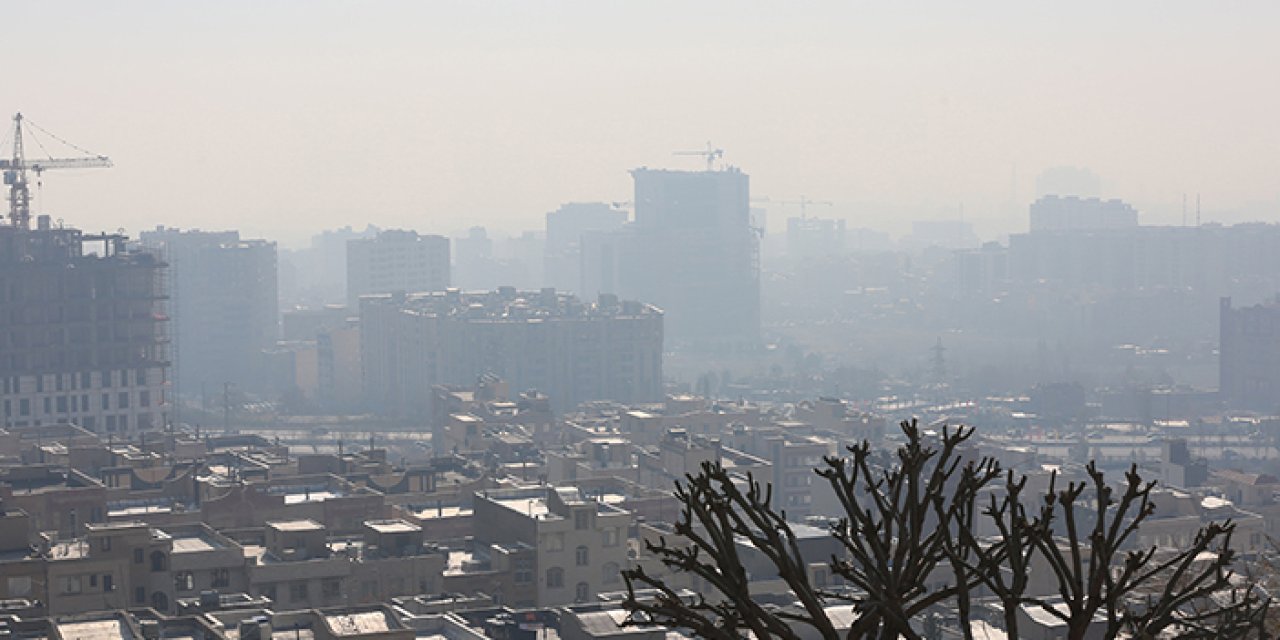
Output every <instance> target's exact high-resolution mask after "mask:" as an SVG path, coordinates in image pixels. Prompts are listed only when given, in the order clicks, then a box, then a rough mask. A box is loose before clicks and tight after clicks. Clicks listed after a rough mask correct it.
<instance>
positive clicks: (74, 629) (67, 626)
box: [54, 618, 137, 640]
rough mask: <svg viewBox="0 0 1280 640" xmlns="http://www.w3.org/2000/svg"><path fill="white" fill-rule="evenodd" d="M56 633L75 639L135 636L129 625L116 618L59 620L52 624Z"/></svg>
mask: <svg viewBox="0 0 1280 640" xmlns="http://www.w3.org/2000/svg"><path fill="white" fill-rule="evenodd" d="M54 626H55V627H57V629H58V635H59V636H61V637H63V638H75V639H76V640H119V639H120V638H128V639H132V638H136V637H137V636H135V635H134V634H133V631H131V630H130V629H129V625H127V624H125V623H124V622H123V621H122V620H120V619H118V618H109V619H105V620H77V621H72V622H60V623H55V625H54Z"/></svg>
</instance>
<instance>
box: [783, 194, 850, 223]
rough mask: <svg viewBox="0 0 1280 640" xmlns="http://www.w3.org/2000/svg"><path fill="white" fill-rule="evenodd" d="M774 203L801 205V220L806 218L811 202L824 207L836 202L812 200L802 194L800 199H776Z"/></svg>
mask: <svg viewBox="0 0 1280 640" xmlns="http://www.w3.org/2000/svg"><path fill="white" fill-rule="evenodd" d="M774 204H791V205H799V206H800V219H801V220H803V219H804V218H805V216H806V214H807V210H808V208H809V205H811V204H816V205H821V206H824V207H830V206H832V205H834V204H835V203H834V202H831V201H830V200H810V199H808V198H806V197H804V196H800V199H799V200H778V201H775V202H774Z"/></svg>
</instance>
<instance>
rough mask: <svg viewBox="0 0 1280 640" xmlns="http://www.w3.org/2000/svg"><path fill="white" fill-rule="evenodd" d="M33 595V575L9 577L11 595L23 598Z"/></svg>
mask: <svg viewBox="0 0 1280 640" xmlns="http://www.w3.org/2000/svg"><path fill="white" fill-rule="evenodd" d="M29 595H31V576H17V577H15V578H9V597H10V598H21V597H23V596H29Z"/></svg>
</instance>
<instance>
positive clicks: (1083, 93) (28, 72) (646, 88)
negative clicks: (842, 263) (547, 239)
mask: <svg viewBox="0 0 1280 640" xmlns="http://www.w3.org/2000/svg"><path fill="white" fill-rule="evenodd" d="M77 8H78V10H77V11H75V12H66V11H62V10H58V9H49V8H41V7H39V6H26V7H20V8H16V9H15V10H14V12H13V18H12V19H13V20H15V21H16V23H17V24H21V25H24V28H22V29H19V30H18V31H16V32H15V36H14V38H15V43H14V46H15V47H16V48H18V49H21V50H38V51H40V52H41V55H40V56H39V57H38V58H37V59H36V60H35V61H33V62H31V63H28V64H22V65H18V66H17V67H16V68H15V70H14V73H15V79H14V80H13V83H14V86H17V87H33V89H30V90H24V91H15V92H14V93H12V94H10V99H9V101H8V102H9V105H10V106H9V107H8V108H7V109H6V111H7V112H14V111H22V112H23V113H24V114H26V115H27V116H28V117H30V118H32V119H33V121H34V122H37V123H39V124H40V125H41V126H43V127H45V128H47V129H49V130H51V131H53V132H55V133H57V134H58V135H60V136H62V137H64V138H66V139H67V140H70V141H73V142H75V143H76V144H78V145H82V146H84V147H86V148H89V149H92V150H94V151H95V152H98V153H103V154H106V155H109V156H111V157H112V158H113V160H115V162H116V167H115V168H113V169H111V170H109V171H95V172H62V173H59V174H57V175H56V176H55V175H51V176H49V177H48V179H47V183H46V184H45V185H44V187H43V189H42V190H40V192H39V193H38V194H37V199H36V201H35V204H34V208H35V212H36V213H48V214H50V215H52V216H53V217H54V218H55V219H57V218H63V219H65V220H66V222H67V223H68V224H75V225H77V226H80V227H82V228H86V229H97V228H98V227H109V228H112V229H114V228H116V227H123V228H125V229H127V230H128V231H130V232H131V233H134V234H136V232H137V231H138V230H141V229H147V228H151V227H152V226H154V224H156V223H157V222H160V221H163V222H165V223H166V224H172V225H176V226H182V227H198V228H202V229H228V228H236V229H241V230H242V231H244V232H245V234H246V235H248V236H253V237H258V236H265V237H268V238H271V239H278V240H279V241H281V242H282V244H283V245H285V246H301V245H304V244H305V242H306V239H307V238H308V237H309V236H310V235H311V234H312V233H315V232H318V231H320V230H321V229H326V228H336V227H341V226H344V225H346V224H353V225H355V226H357V227H363V224H364V223H365V222H373V223H375V224H378V225H379V226H383V227H388V228H397V227H399V228H412V229H417V230H419V231H422V232H435V233H446V234H452V233H454V232H456V231H458V230H460V229H464V228H465V225H463V224H459V223H458V222H457V219H458V217H460V216H463V217H466V218H467V220H468V222H470V223H474V224H480V225H484V226H488V227H490V228H494V229H503V230H508V231H519V230H523V229H530V228H537V227H538V226H539V224H538V222H539V219H540V217H541V216H542V215H544V214H545V213H546V212H548V211H552V210H554V209H555V208H556V207H558V206H559V205H560V204H562V203H564V202H573V201H605V202H610V201H618V200H625V199H626V198H627V195H628V194H629V192H630V189H629V178H628V174H627V171H628V170H630V169H633V168H636V167H643V166H648V167H653V168H674V169H690V170H691V169H697V168H699V167H700V166H701V164H700V160H699V159H698V158H696V157H678V156H673V155H672V152H674V151H678V150H694V149H699V148H701V147H703V146H704V145H705V144H706V142H707V141H711V142H712V143H713V144H714V145H715V146H717V147H719V148H723V149H725V151H726V154H725V157H724V161H725V162H726V163H729V164H732V165H734V166H738V167H741V168H743V169H744V170H745V171H748V172H749V173H751V174H752V176H753V177H754V179H755V182H756V184H755V185H754V188H753V191H754V193H755V194H758V195H760V196H767V197H770V198H772V199H773V200H783V199H795V198H796V197H798V196H800V195H806V196H808V197H811V198H818V199H823V200H830V201H833V202H834V203H835V205H834V206H832V207H830V208H828V209H826V210H824V211H823V212H822V215H823V216H824V217H837V218H843V219H846V220H849V221H850V226H853V227H859V226H867V227H873V228H882V229H886V230H890V231H894V232H898V233H901V232H903V231H905V228H906V227H907V225H908V223H909V221H910V220H913V219H941V218H947V219H956V218H959V217H961V216H963V217H964V218H965V219H966V220H968V221H971V222H973V223H974V225H975V227H976V229H977V231H978V232H979V233H980V234H981V235H983V236H984V237H993V236H996V235H1000V234H1003V233H1007V232H1009V231H1020V230H1023V229H1024V228H1025V227H1024V226H1022V225H1025V212H1026V207H1027V205H1028V204H1029V203H1030V202H1031V201H1032V200H1033V199H1034V197H1033V196H1034V193H1033V190H1034V183H1035V178H1036V176H1037V175H1038V174H1039V173H1040V172H1041V171H1042V170H1044V169H1047V168H1050V167H1055V166H1061V165H1066V166H1086V167H1089V168H1090V169H1091V170H1093V171H1094V172H1095V173H1096V174H1097V175H1098V176H1100V177H1101V181H1102V185H1101V186H1102V193H1101V195H1103V196H1104V197H1117V198H1121V199H1124V200H1125V201H1127V202H1130V203H1132V204H1134V205H1135V206H1136V207H1137V208H1138V209H1139V211H1140V212H1141V214H1142V221H1143V223H1145V224H1152V223H1155V224H1160V223H1164V224H1178V223H1179V222H1180V219H1181V203H1182V197H1183V195H1184V194H1187V195H1188V196H1190V197H1191V198H1192V199H1193V200H1194V197H1195V195H1196V194H1201V196H1202V201H1203V207H1204V219H1205V220H1206V221H1222V222H1224V223H1231V222H1239V221H1245V220H1265V221H1275V220H1276V216H1275V214H1274V212H1275V211H1276V209H1277V189H1276V187H1275V185H1274V179H1273V178H1272V176H1274V175H1276V174H1277V173H1278V172H1280V152H1277V149H1280V133H1277V132H1276V131H1275V130H1274V128H1273V127H1269V126H1268V125H1269V122H1270V114H1271V113H1274V112H1275V111H1276V108H1277V107H1280V91H1278V90H1277V89H1276V88H1275V87H1274V86H1272V85H1271V84H1269V83H1266V82H1265V81H1264V80H1263V78H1265V77H1267V73H1266V72H1267V61H1268V60H1272V59H1275V58H1276V54H1277V53H1280V52H1277V51H1276V47H1277V46H1278V45H1275V44H1274V43H1273V42H1272V41H1270V40H1269V38H1268V34H1269V31H1270V26H1271V25H1274V24H1275V20H1274V18H1275V17H1276V16H1275V15H1274V14H1275V11H1276V9H1274V8H1272V7H1270V6H1266V5H1260V4H1248V3H1246V4H1242V5H1232V6H1229V7H1202V6H1198V5H1194V4H1192V3H1161V4H1158V5H1157V4H1154V3H1138V4H1131V5H1125V6H1123V7H1114V6H1110V5H1106V4H1101V3H1096V4H1095V3H1088V4H1084V5H1077V6H1074V7H1073V8H1072V10H1070V11H1065V10H1063V11H1053V10H1051V9H1047V8H1030V7H1023V6H1019V5H1016V4H1013V3H1002V4H999V5H994V6H987V7H983V8H976V9H975V8H971V7H965V8H952V7H947V6H945V5H934V6H932V7H930V10H929V11H910V10H907V9H901V8H877V7H840V6H837V5H824V6H820V7H819V10H816V11H811V12H807V13H806V15H804V16H798V15H788V14H787V13H786V12H784V11H781V10H780V9H779V8H777V7H772V8H770V7H768V6H764V7H761V6H750V7H737V6H736V5H734V6H732V7H731V6H729V5H706V6H703V7H698V8H688V7H683V6H679V5H674V4H661V3H659V4H645V5H623V6H619V5H612V6H601V5H594V4H588V3H555V4H549V5H538V6H536V7H526V6H523V5H516V4H502V3H499V4H496V5H486V6H483V7H475V6H470V5H464V4H432V5H429V6H428V5H415V4H397V3H377V4H373V5H364V4H362V5H361V6H360V8H359V9H357V8H354V7H352V6H347V5H342V4H327V3H316V4H313V5H309V6H308V11H307V12H297V11H293V10H292V8H290V7H288V6H286V5H280V6H274V7H272V6H267V7H260V6H257V5H250V4H248V3H244V4H230V5H227V6H226V7H225V9H226V10H224V11H219V12H217V14H216V15H214V14H212V13H211V12H202V11H199V10H198V9H194V8H190V7H182V6H168V5H163V4H158V3H139V4H132V5H127V6H125V7H123V8H120V9H117V8H112V9H105V8H102V7H98V6H96V5H92V4H80V5H77ZM64 14H65V15H64ZM157 24H163V25H166V27H167V28H165V29H156V28H154V27H155V25H157ZM86 96H87V97H86ZM535 97H536V99H535ZM302 107H305V108H302ZM50 150H51V151H53V152H54V153H56V151H55V150H53V149H50ZM30 152H31V150H29V153H30ZM353 184H354V185H356V186H357V188H352V186H351V185H353ZM770 209H771V211H770V214H771V215H770V218H771V221H770V222H771V227H775V228H781V225H782V224H783V223H784V221H785V218H786V217H787V216H789V215H795V214H796V213H798V212H797V211H794V210H792V209H794V208H791V209H787V208H783V207H781V206H770ZM107 220H110V221H111V223H110V224H106V223H105V222H103V223H99V221H107ZM95 223H97V224H95ZM304 227H305V229H304Z"/></svg>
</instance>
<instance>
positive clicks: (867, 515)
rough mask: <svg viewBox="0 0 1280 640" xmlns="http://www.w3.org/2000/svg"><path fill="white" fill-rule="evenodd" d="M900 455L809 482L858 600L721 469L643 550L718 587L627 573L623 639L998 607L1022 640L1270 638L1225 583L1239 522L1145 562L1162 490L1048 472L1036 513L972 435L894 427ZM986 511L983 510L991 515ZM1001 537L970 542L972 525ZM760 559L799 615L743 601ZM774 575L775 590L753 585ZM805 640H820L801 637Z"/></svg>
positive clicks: (893, 634)
mask: <svg viewBox="0 0 1280 640" xmlns="http://www.w3.org/2000/svg"><path fill="white" fill-rule="evenodd" d="M900 426H901V429H902V433H903V435H904V436H905V437H906V443H905V444H903V445H902V446H901V447H899V448H898V449H897V451H896V452H894V453H893V454H891V455H886V452H883V451H877V450H874V449H873V448H872V447H871V445H870V443H868V442H863V443H861V444H858V445H855V446H850V447H847V451H848V455H847V456H846V457H826V458H824V466H823V468H820V469H817V470H815V471H816V473H817V474H818V475H819V476H821V477H822V478H824V479H825V480H826V481H827V482H828V484H829V485H830V486H831V488H832V490H833V491H834V492H835V495H836V497H837V498H838V499H839V502H840V504H841V506H842V507H843V510H844V514H843V515H842V516H841V517H840V518H838V519H837V520H836V521H835V522H834V524H832V525H831V527H830V529H831V535H832V536H833V537H834V538H835V540H837V541H838V542H839V543H840V547H841V548H842V550H843V555H842V556H835V557H832V558H830V559H829V560H827V562H828V564H829V567H830V570H831V572H832V574H833V575H838V576H840V577H841V578H843V580H844V582H845V583H846V584H847V585H848V586H849V587H851V588H848V589H843V590H830V589H821V588H818V587H816V586H815V585H813V584H811V582H810V580H809V576H808V570H807V569H808V563H807V561H806V559H805V558H804V557H803V556H802V555H801V553H800V547H799V545H798V543H797V538H796V535H795V532H794V531H793V529H792V527H791V525H790V524H789V523H788V521H787V518H786V512H785V511H783V510H778V509H775V508H774V507H773V506H772V504H771V500H770V498H771V487H770V486H769V485H767V484H764V485H762V484H761V483H759V482H757V481H756V480H755V479H754V478H753V477H751V476H750V475H748V477H747V481H746V483H745V485H743V486H739V484H738V481H737V479H736V478H735V477H734V476H733V475H732V474H730V473H729V472H728V471H726V470H725V469H724V468H723V467H722V466H720V465H719V464H718V463H715V462H707V463H703V465H702V467H701V469H700V471H699V472H698V473H697V474H689V475H686V477H685V480H684V481H678V482H677V483H676V489H675V495H676V498H677V499H678V500H679V502H680V503H681V504H682V505H683V508H682V512H681V514H680V517H679V519H678V520H677V522H676V523H675V524H674V533H675V536H674V537H673V539H670V540H668V539H667V538H666V537H665V536H664V537H660V538H659V539H658V541H657V542H654V541H651V540H646V541H645V548H646V551H647V552H648V553H650V554H652V555H653V556H654V557H656V558H657V559H658V560H659V561H660V562H661V563H662V564H663V565H664V566H665V567H667V568H668V569H670V570H673V571H676V572H684V573H689V574H693V575H695V576H697V577H698V578H700V579H701V581H702V582H703V583H704V584H706V585H708V587H709V588H708V590H707V591H706V592H703V593H699V594H696V595H695V596H693V597H687V596H684V595H682V594H681V592H679V591H677V590H676V589H674V588H672V587H671V586H669V585H668V584H667V583H666V581H665V580H664V579H662V578H661V577H658V576H653V575H650V574H649V573H647V572H646V571H645V569H644V568H643V567H641V566H637V567H636V568H633V569H628V570H626V571H624V572H623V578H624V579H625V580H626V584H627V592H628V597H627V599H626V601H625V606H626V607H627V608H628V609H630V610H631V612H632V616H631V617H629V619H628V622H627V623H625V624H640V623H642V622H643V623H658V624H663V625H668V626H671V627H676V628H682V629H687V630H690V631H692V632H694V633H695V634H697V635H699V636H701V637H706V638H725V639H729V638H733V639H737V638H742V637H745V636H746V635H747V634H748V633H750V635H752V636H754V637H755V638H758V639H764V638H787V639H798V638H800V637H801V635H802V634H801V632H800V631H799V628H800V627H810V628H812V630H813V631H815V632H816V633H817V634H818V635H819V636H821V637H823V638H840V637H847V638H899V637H901V638H912V639H914V638H921V637H922V633H923V630H924V628H925V624H924V620H925V619H926V615H925V614H927V613H928V612H930V611H931V610H938V608H940V607H943V606H945V607H950V608H953V609H954V611H955V615H956V618H957V621H958V624H959V627H960V630H961V632H962V633H963V634H964V636H965V637H966V638H970V637H972V635H971V633H972V632H971V625H970V622H971V621H972V618H973V609H974V602H975V600H976V599H977V598H978V597H980V596H981V597H983V598H989V599H991V600H994V601H995V602H996V603H998V604H999V608H1000V610H1001V611H1002V614H1001V615H1000V616H999V617H1000V618H1002V620H1001V624H1003V626H1004V627H1005V631H1006V633H1007V634H1008V637H1010V638H1017V637H1018V622H1019V621H1018V612H1019V610H1020V609H1022V608H1024V607H1028V608H1039V609H1040V610H1042V611H1043V612H1045V613H1046V614H1047V615H1048V616H1051V617H1053V618H1056V619H1058V620H1061V622H1062V623H1063V624H1064V625H1065V626H1066V628H1067V637H1068V638H1071V639H1082V638H1084V637H1085V634H1086V633H1087V632H1089V631H1090V630H1091V629H1092V628H1093V626H1094V625H1095V624H1099V623H1097V622H1095V621H1105V630H1106V634H1105V635H1106V637H1107V638H1115V637H1118V636H1120V635H1121V634H1125V635H1127V636H1130V637H1137V638H1155V637H1158V636H1160V635H1161V634H1165V635H1168V634H1169V633H1174V634H1176V635H1177V637H1200V638H1251V637H1269V636H1268V635H1267V633H1268V631H1267V629H1266V628H1265V626H1264V623H1265V618H1266V614H1267V609H1268V606H1269V600H1266V599H1263V598H1262V597H1260V596H1259V594H1258V593H1257V591H1256V590H1255V589H1254V588H1253V587H1252V586H1251V585H1250V584H1238V583H1239V579H1238V576H1237V575H1236V574H1235V573H1234V572H1233V570H1232V564H1233V561H1234V558H1235V554H1234V552H1233V551H1232V549H1231V546H1230V542H1231V535H1232V533H1233V532H1234V531H1235V524H1233V523H1231V522H1229V521H1228V522H1223V523H1209V524H1207V525H1205V526H1204V527H1203V528H1201V529H1200V531H1199V532H1198V533H1197V535H1196V536H1195V539H1194V541H1193V543H1192V544H1191V545H1189V546H1187V547H1185V548H1179V549H1173V550H1169V549H1158V548H1156V547H1151V548H1146V549H1142V548H1136V546H1135V543H1134V540H1135V534H1136V533H1137V532H1138V530H1139V527H1140V526H1141V524H1142V523H1143V522H1144V521H1145V520H1147V519H1148V518H1149V517H1150V516H1151V515H1152V514H1153V513H1154V511H1155V505H1154V503H1153V502H1152V496H1151V494H1152V490H1153V489H1154V487H1155V483H1154V482H1144V481H1143V480H1142V478H1141V477H1140V476H1139V475H1138V472H1137V468H1136V466H1134V467H1131V468H1130V470H1129V471H1128V472H1127V473H1126V474H1125V481H1124V483H1123V485H1122V486H1120V487H1119V491H1117V490H1116V488H1113V487H1112V486H1110V485H1108V484H1107V482H1106V481H1105V478H1104V476H1103V473H1102V472H1101V471H1099V470H1098V469H1097V467H1096V465H1094V464H1092V463H1090V464H1089V465H1088V470H1087V471H1088V478H1087V480H1085V481H1082V482H1071V483H1068V485H1067V487H1066V488H1063V489H1058V488H1057V487H1056V473H1055V474H1054V475H1053V476H1052V477H1051V479H1050V483H1049V488H1048V490H1047V491H1046V492H1045V493H1044V494H1043V496H1040V497H1039V498H1040V499H1039V500H1038V504H1036V502H1037V501H1036V500H1032V501H1031V502H1032V504H1030V505H1028V500H1027V498H1028V497H1029V496H1027V492H1026V477H1025V476H1018V475H1017V474H1015V473H1014V472H1012V471H1008V470H1004V469H1002V468H1001V466H1000V464H999V462H998V461H996V460H994V459H991V458H981V459H976V458H975V457H973V456H972V455H970V454H969V451H968V449H967V448H966V447H965V446H964V445H965V443H966V442H967V441H968V440H969V439H970V438H971V437H972V436H973V433H974V431H973V429H971V428H964V427H960V428H957V429H954V430H952V429H948V428H945V427H944V428H943V430H942V433H941V435H940V439H939V440H938V441H937V446H933V443H932V441H931V437H929V436H926V434H924V433H923V432H922V431H921V429H920V427H919V425H918V424H917V422H916V421H915V420H912V421H910V422H907V421H904V422H902V424H901V425H900ZM984 504H985V506H983V505H984ZM983 523H985V524H988V525H989V526H990V527H991V528H992V529H994V531H995V532H996V534H995V535H994V536H989V537H981V536H978V535H977V534H976V533H975V532H976V531H977V529H978V525H979V524H983ZM740 542H741V543H744V544H747V545H750V546H751V547H753V548H755V549H756V550H758V551H759V552H761V553H762V554H763V555H764V556H765V557H766V558H767V559H768V560H769V562H770V563H771V564H772V566H773V568H774V569H776V571H777V577H778V578H780V579H781V580H782V581H783V582H784V583H785V584H786V585H787V587H788V588H789V589H790V591H791V593H792V594H793V595H794V597H795V599H796V601H797V603H798V606H796V607H775V606H768V605H765V604H762V603H761V602H760V601H759V600H758V599H757V598H755V597H753V594H752V592H751V581H752V576H749V575H748V574H747V571H746V569H745V568H744V566H743V562H742V559H741V557H740V552H739V546H738V543H740ZM1033 566H1034V567H1043V568H1045V569H1046V570H1048V571H1050V572H1051V573H1052V577H1053V579H1054V581H1056V584H1057V593H1056V594H1055V597H1052V598H1045V597H1042V596H1038V595H1032V594H1030V593H1029V592H1028V587H1029V576H1030V575H1031V572H1032V570H1033ZM756 577H757V578H767V577H771V576H756ZM842 604H847V605H848V606H850V607H851V608H852V610H853V613H854V618H853V622H852V624H851V625H850V627H849V628H848V629H847V630H845V629H837V628H836V626H835V624H834V623H833V622H832V621H831V619H830V618H829V616H828V613H827V612H828V609H829V608H831V607H833V606H839V605H842ZM804 635H806V636H811V635H812V634H804Z"/></svg>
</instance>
